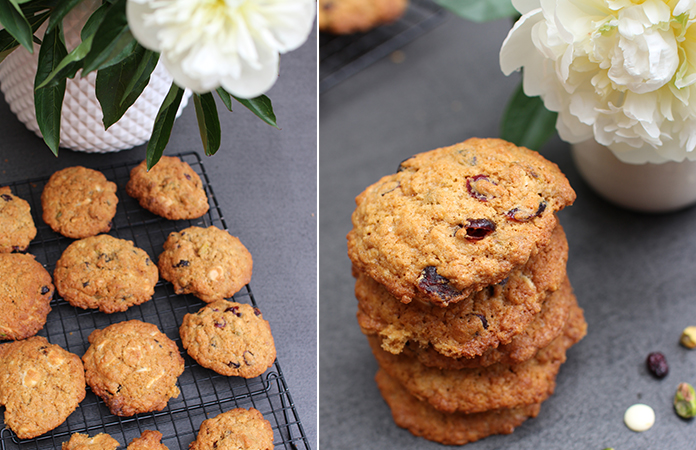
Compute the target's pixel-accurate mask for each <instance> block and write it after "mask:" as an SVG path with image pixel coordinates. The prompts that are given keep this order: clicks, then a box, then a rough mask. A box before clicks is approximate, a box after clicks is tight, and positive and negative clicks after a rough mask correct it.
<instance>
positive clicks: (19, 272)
mask: <svg viewBox="0 0 696 450" xmlns="http://www.w3.org/2000/svg"><path fill="white" fill-rule="evenodd" d="M52 298H53V283H52V282H51V275H50V274H49V273H48V271H47V270H46V269H44V267H43V266H42V265H41V263H39V262H38V261H36V260H35V259H34V256H33V255H29V254H21V253H0V311H2V314H0V341H3V340H8V339H14V340H18V339H24V338H27V337H29V336H33V335H35V334H36V333H37V332H38V331H39V330H40V329H42V328H43V326H44V324H45V323H46V317H47V316H48V313H49V312H50V311H51V306H50V303H51V299H52Z"/></svg>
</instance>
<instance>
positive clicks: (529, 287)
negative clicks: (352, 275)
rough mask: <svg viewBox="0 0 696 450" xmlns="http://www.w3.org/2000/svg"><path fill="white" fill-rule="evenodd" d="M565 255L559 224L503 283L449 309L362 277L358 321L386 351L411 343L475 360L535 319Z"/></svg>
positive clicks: (559, 276)
mask: <svg viewBox="0 0 696 450" xmlns="http://www.w3.org/2000/svg"><path fill="white" fill-rule="evenodd" d="M567 257H568V242H567V240H566V237H565V233H564V232H563V229H562V228H561V227H560V226H559V227H557V229H556V230H555V231H554V233H553V235H552V238H551V240H550V241H549V243H548V244H547V245H545V246H544V247H542V248H541V249H540V250H539V251H538V252H537V253H536V254H535V255H533V256H532V257H531V258H530V259H529V260H528V261H527V263H526V264H525V265H524V266H522V267H520V268H517V269H515V270H513V271H512V272H511V273H510V274H508V277H507V278H506V279H505V280H504V281H503V282H501V283H499V284H497V285H492V286H488V287H487V288H486V289H483V290H481V291H478V292H475V293H473V294H471V295H470V297H469V298H468V299H466V300H463V301H460V302H457V303H454V304H451V305H449V306H448V307H446V308H442V307H440V306H435V305H432V304H430V303H423V302H420V301H413V302H411V303H402V302H400V301H399V300H398V299H397V298H395V297H394V296H392V295H391V294H389V292H388V291H387V290H386V288H385V287H384V286H382V285H380V284H379V283H377V282H376V281H374V280H372V279H371V278H370V277H368V276H367V275H365V274H358V279H357V280H356V283H355V295H356V297H357V299H358V323H359V324H360V327H361V328H362V331H363V332H364V333H365V334H378V335H379V336H380V337H381V339H382V343H381V345H382V347H383V348H384V349H385V350H386V351H389V352H391V353H394V354H398V353H401V352H402V351H403V349H404V347H405V346H406V345H407V343H409V345H410V346H413V347H429V346H432V348H433V349H434V350H435V351H436V352H438V353H441V354H443V355H445V356H448V357H450V358H475V357H477V356H479V355H483V354H485V353H486V352H487V351H488V350H489V349H490V348H491V347H497V346H498V345H501V344H507V343H509V342H510V341H511V340H512V338H513V337H514V336H516V335H518V334H520V333H522V332H523V330H524V329H525V328H526V327H527V326H528V325H529V323H530V322H532V321H533V320H534V318H535V316H536V315H537V313H538V312H539V311H540V310H541V307H542V304H543V302H544V301H545V299H546V298H547V294H548V293H549V292H550V291H555V290H556V289H558V288H559V287H560V286H561V284H562V282H563V280H564V279H565V277H566V270H565V269H566V260H567Z"/></svg>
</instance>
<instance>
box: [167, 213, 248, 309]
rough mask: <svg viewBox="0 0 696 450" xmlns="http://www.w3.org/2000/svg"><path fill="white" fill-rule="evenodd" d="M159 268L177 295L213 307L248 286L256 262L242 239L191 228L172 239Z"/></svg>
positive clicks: (220, 232)
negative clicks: (215, 302)
mask: <svg viewBox="0 0 696 450" xmlns="http://www.w3.org/2000/svg"><path fill="white" fill-rule="evenodd" d="M157 266H158V267H159V270H160V274H161V275H162V278H164V279H165V280H167V281H170V282H171V283H172V284H173V285H174V291H175V292H176V293H177V294H193V295H195V296H196V297H198V298H200V299H201V300H203V301H204V302H207V303H210V302H214V301H215V300H222V299H225V298H229V297H232V296H233V295H234V294H235V293H237V292H238V291H239V290H240V289H241V288H242V287H244V286H245V285H246V284H248V283H249V281H250V280H251V272H252V268H253V260H252V258H251V253H249V250H247V248H246V247H245V246H244V245H243V244H242V243H241V242H240V240H239V238H237V237H235V236H232V235H231V234H230V233H228V232H227V231H225V230H221V229H219V228H217V227H215V226H210V227H208V228H201V227H189V228H186V229H184V230H182V231H179V232H174V233H171V234H170V235H169V237H168V238H167V240H166V242H165V243H164V251H163V252H162V253H161V254H160V256H159V260H158V262H157Z"/></svg>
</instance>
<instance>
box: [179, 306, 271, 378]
mask: <svg viewBox="0 0 696 450" xmlns="http://www.w3.org/2000/svg"><path fill="white" fill-rule="evenodd" d="M179 335H180V336H181V343H182V345H183V346H184V348H185V349H186V351H187V352H188V354H189V355H191V357H192V358H193V359H195V360H196V361H197V362H198V364H200V365H201V366H203V367H206V368H208V369H212V370H214V371H215V372H217V373H220V374H222V375H227V376H240V377H244V378H254V377H257V376H259V375H261V374H262V373H264V372H265V371H266V369H268V368H269V367H271V366H272V365H273V361H275V358H276V349H275V343H274V341H273V336H272V335H271V327H270V325H269V323H268V321H266V320H264V319H263V316H262V315H261V311H259V310H258V309H256V308H254V307H252V306H251V305H246V304H241V303H235V302H228V301H225V300H219V301H216V302H213V303H210V304H208V305H206V306H205V307H203V308H201V309H200V310H199V311H198V312H197V313H195V314H186V315H185V316H184V320H183V323H182V325H181V328H179Z"/></svg>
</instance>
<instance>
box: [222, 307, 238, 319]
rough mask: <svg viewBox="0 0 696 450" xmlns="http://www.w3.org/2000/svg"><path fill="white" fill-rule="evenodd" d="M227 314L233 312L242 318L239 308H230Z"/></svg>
mask: <svg viewBox="0 0 696 450" xmlns="http://www.w3.org/2000/svg"><path fill="white" fill-rule="evenodd" d="M225 312H231V313H233V314H234V315H235V316H237V317H242V313H240V312H239V306H230V307H229V308H227V309H226V310H225Z"/></svg>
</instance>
